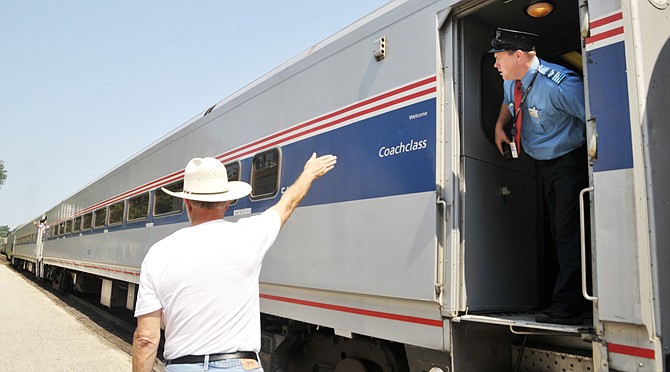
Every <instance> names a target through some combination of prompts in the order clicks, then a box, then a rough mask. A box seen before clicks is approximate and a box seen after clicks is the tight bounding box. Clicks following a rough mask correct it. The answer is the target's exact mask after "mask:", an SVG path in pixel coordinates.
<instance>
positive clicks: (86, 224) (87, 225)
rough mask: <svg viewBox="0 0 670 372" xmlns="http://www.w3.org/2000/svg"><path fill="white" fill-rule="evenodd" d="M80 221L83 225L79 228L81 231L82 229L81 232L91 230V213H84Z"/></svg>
mask: <svg viewBox="0 0 670 372" xmlns="http://www.w3.org/2000/svg"><path fill="white" fill-rule="evenodd" d="M82 220H83V223H82V227H81V229H82V230H83V231H86V230H90V229H91V225H92V224H93V213H92V212H89V213H86V214H85V215H84V216H83V219H82Z"/></svg>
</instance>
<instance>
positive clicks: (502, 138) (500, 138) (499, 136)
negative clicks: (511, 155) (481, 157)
mask: <svg viewBox="0 0 670 372" xmlns="http://www.w3.org/2000/svg"><path fill="white" fill-rule="evenodd" d="M495 141H496V146H497V147H498V151H500V155H503V156H504V155H505V153H504V152H503V148H502V144H503V142H504V143H507V144H509V143H510V139H509V137H507V133H505V130H504V129H503V127H502V125H496V138H495Z"/></svg>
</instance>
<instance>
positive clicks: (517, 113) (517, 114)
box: [512, 65, 541, 121]
mask: <svg viewBox="0 0 670 372" xmlns="http://www.w3.org/2000/svg"><path fill="white" fill-rule="evenodd" d="M540 66H541V65H538V66H537V68H536V69H535V73H534V74H533V78H532V79H531V80H530V84H528V89H526V91H525V92H524V93H523V96H522V97H521V102H519V107H517V108H516V113H515V114H514V120H515V121H516V118H517V117H518V116H519V112H520V111H521V106H523V103H524V101H526V97H528V93H530V90H531V89H532V88H533V84H535V78H536V77H537V73H538V72H539V71H540ZM512 97H514V95H512Z"/></svg>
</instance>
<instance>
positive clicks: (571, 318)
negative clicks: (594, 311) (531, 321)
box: [535, 306, 583, 325]
mask: <svg viewBox="0 0 670 372" xmlns="http://www.w3.org/2000/svg"><path fill="white" fill-rule="evenodd" d="M535 321H536V322H538V323H551V324H564V325H580V324H582V322H583V320H582V316H581V314H577V313H573V312H570V311H566V310H563V309H561V308H559V307H557V306H552V307H550V308H548V309H546V310H542V311H540V312H538V313H537V314H536V315H535Z"/></svg>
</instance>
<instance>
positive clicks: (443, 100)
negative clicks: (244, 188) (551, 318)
mask: <svg viewBox="0 0 670 372" xmlns="http://www.w3.org/2000/svg"><path fill="white" fill-rule="evenodd" d="M527 5H529V2H528V1H526V0H514V1H497V0H496V1H489V0H471V1H469V0H463V1H452V0H435V1H428V0H426V1H393V2H390V3H389V4H387V5H386V6H384V7H382V8H380V9H379V10H377V11H375V12H373V13H372V14H370V15H368V16H366V17H364V18H363V19H361V20H359V21H357V22H355V23H353V24H352V25H350V26H349V27H347V28H345V29H344V30H342V31H341V32H339V33H337V34H335V35H334V36H332V37H331V38H329V39H326V40H325V41H323V42H322V43H320V44H317V45H316V46H314V47H313V48H311V49H309V51H306V52H304V53H303V54H302V55H299V56H297V57H296V58H294V59H293V60H291V61H289V62H287V63H286V64H284V65H282V66H280V67H279V68H277V69H275V70H273V71H272V72H270V73H269V74H267V75H266V76H264V77H262V78H261V79H259V80H257V81H255V82H254V83H252V84H251V85H249V86H247V87H246V88H244V89H242V90H240V91H239V92H237V93H235V94H234V95H232V96H230V97H228V98H226V99H224V100H223V101H221V102H219V103H217V104H216V105H214V106H212V107H211V108H209V109H207V110H206V111H204V112H203V113H201V114H200V115H198V116H196V117H194V118H193V119H192V120H190V121H188V122H187V123H185V124H183V125H181V126H180V127H178V128H177V129H175V130H174V131H172V132H171V133H169V134H168V135H166V136H165V137H163V138H162V139H161V140H159V141H157V142H156V143H154V144H153V145H151V146H150V147H148V148H147V149H145V150H144V151H142V152H140V153H139V154H137V155H136V156H134V157H133V158H131V159H130V160H128V161H127V162H125V163H123V164H121V165H119V166H118V167H116V168H115V169H113V170H111V171H110V172H108V173H106V174H105V175H103V176H102V177H100V178H99V179H97V180H95V181H94V182H92V183H91V184H90V185H88V186H86V187H85V188H83V189H82V190H80V191H78V192H76V193H75V194H73V195H72V196H70V197H68V198H67V199H65V200H63V201H62V203H60V204H58V205H56V206H54V207H53V208H51V209H50V210H48V211H46V212H45V214H44V217H43V218H37V219H36V220H35V222H33V223H28V224H26V225H24V226H21V227H19V228H18V229H16V230H14V231H13V232H12V235H11V236H10V239H9V241H8V247H7V249H8V251H9V252H11V255H12V260H13V262H14V263H15V264H16V265H22V266H23V267H25V268H27V269H30V270H31V271H33V272H35V273H36V274H37V275H38V276H40V277H43V278H46V279H49V280H51V281H52V282H53V283H54V285H57V286H60V287H62V288H66V289H67V288H70V287H74V288H75V289H76V290H78V291H84V292H95V293H100V297H101V301H102V302H103V303H104V304H105V305H107V306H126V307H128V308H129V309H132V308H133V306H134V301H135V292H136V288H137V283H138V279H139V272H140V263H141V261H142V259H143V257H144V255H145V253H146V252H147V250H148V249H149V247H150V246H151V245H152V244H153V243H155V242H156V241H158V240H159V239H161V238H163V237H165V236H167V235H168V234H170V233H172V232H174V231H176V230H177V229H179V228H181V227H184V226H186V225H187V223H188V221H187V216H186V212H185V211H184V208H183V205H182V202H181V201H180V200H178V199H174V198H171V197H170V196H168V195H166V194H164V193H163V192H161V191H160V187H162V186H164V187H168V188H171V189H173V190H178V189H179V188H181V187H182V179H183V167H184V165H185V164H186V163H187V161H188V160H189V159H191V158H193V157H196V156H215V157H217V158H218V159H220V160H221V161H222V162H223V163H224V164H225V165H226V167H227V169H228V172H229V178H230V179H233V180H235V179H239V180H244V181H247V182H249V183H251V184H252V186H253V192H252V194H251V195H250V196H249V197H245V198H243V199H239V200H237V201H236V202H235V204H234V205H233V206H232V207H231V208H230V210H229V211H228V212H227V215H226V218H227V219H230V220H236V219H239V218H243V217H245V216H249V215H253V214H257V213H260V212H262V211H264V210H266V209H267V208H269V207H270V206H271V205H273V204H274V203H275V202H276V201H277V200H278V198H280V197H281V194H282V192H284V190H285V189H286V187H288V186H289V185H290V182H292V181H293V180H294V179H295V178H296V177H297V175H298V174H299V172H300V171H301V168H302V165H303V164H304V161H305V160H306V159H307V158H308V157H309V156H310V154H311V153H312V152H313V151H315V152H317V153H318V154H324V153H332V154H335V155H337V156H338V166H337V168H336V169H334V170H333V171H332V172H331V173H330V174H328V176H327V177H324V178H323V179H321V180H320V181H319V182H318V183H317V184H315V185H314V188H313V189H312V191H311V193H310V194H309V195H308V196H307V198H306V199H305V200H304V202H303V204H302V205H301V206H300V208H298V210H296V212H295V214H294V216H293V217H292V219H291V221H290V222H289V223H288V224H287V225H286V226H285V228H284V230H283V231H282V233H281V234H280V237H279V238H278V240H277V242H276V243H275V245H274V247H273V248H272V249H271V250H270V252H269V253H268V255H267V257H266V259H265V261H264V266H263V271H262V274H261V306H262V312H263V331H264V332H263V351H262V359H263V363H264V365H265V368H266V370H268V371H338V372H339V371H345V370H346V371H411V372H427V371H430V372H439V371H465V370H467V371H509V370H513V369H517V370H537V368H538V367H539V369H541V370H543V371H553V370H583V371H594V370H598V371H606V370H620V371H638V370H641V371H662V370H664V368H668V365H670V362H669V357H668V353H669V352H668V349H669V347H670V344H669V341H668V337H667V334H668V332H669V331H670V330H669V329H668V326H669V324H670V304H669V303H668V301H669V298H670V297H669V295H668V293H670V288H669V284H670V283H669V277H668V275H669V274H668V273H667V270H665V269H664V268H665V267H667V266H668V265H669V264H670V253H668V252H667V251H668V250H667V247H668V244H669V242H668V240H669V236H668V229H667V226H668V222H669V215H668V213H669V212H668V208H667V202H668V189H669V185H668V183H669V179H668V167H667V165H664V164H663V161H665V159H668V150H667V148H668V147H667V146H665V142H666V141H667V139H668V138H670V136H669V135H668V134H669V133H668V130H669V129H668V127H669V126H668V125H665V124H667V117H668V108H667V102H668V97H669V94H668V86H669V85H670V78H669V77H668V74H669V72H668V70H669V69H668V65H667V61H668V60H670V51H669V50H670V49H669V48H670V47H669V46H668V35H669V33H670V28H668V27H667V25H668V24H670V19H669V17H670V10H669V8H668V2H667V0H590V1H583V0H582V1H572V0H570V1H568V0H565V1H563V0H562V1H560V2H554V3H553V5H554V11H553V13H551V14H549V15H548V16H546V17H544V18H532V17H529V16H527V15H525V14H524V10H525V8H526V6H527ZM496 27H504V28H511V29H519V30H525V31H530V32H535V33H537V34H539V35H540V38H539V41H538V45H537V49H538V53H539V55H540V57H542V58H543V59H545V60H549V61H552V62H556V63H561V64H563V65H566V66H568V67H569V68H571V69H573V70H574V71H577V72H579V73H581V74H583V76H584V80H585V93H586V107H587V121H588V123H587V126H588V132H587V137H588V139H589V160H590V166H589V172H590V186H591V187H590V188H589V189H586V190H584V200H588V199H590V202H591V209H590V213H588V212H587V210H588V209H586V208H585V211H584V213H583V225H584V231H585V234H584V249H583V250H584V256H583V257H584V260H585V262H587V257H591V258H590V261H588V262H587V263H590V265H584V266H585V267H586V268H588V269H589V271H588V272H586V269H585V272H584V273H583V277H584V294H585V296H586V297H587V298H588V299H589V300H591V301H592V303H593V310H594V311H593V317H592V318H590V319H586V322H585V325H584V326H560V325H548V324H540V323H536V322H534V321H533V314H534V312H535V311H537V310H538V309H541V308H543V307H545V306H547V305H548V304H549V302H550V297H551V289H552V288H553V283H552V278H553V276H554V274H553V272H554V271H555V267H556V263H555V259H554V256H553V252H552V250H551V246H552V245H551V242H550V239H549V238H548V236H549V234H548V233H547V229H546V228H545V226H544V223H543V222H542V221H543V218H542V216H543V213H544V207H543V203H542V198H541V196H540V195H541V193H540V192H539V191H538V190H539V187H540V186H539V184H540V183H539V182H538V176H537V171H536V167H535V164H534V163H533V162H532V161H531V160H530V159H529V158H528V157H526V158H525V159H522V160H519V161H512V162H506V161H504V160H503V159H501V157H500V156H499V154H498V153H497V150H496V149H495V147H494V145H493V144H492V136H493V127H494V123H495V119H496V117H497V114H498V110H499V108H500V102H501V97H502V92H501V89H502V88H501V85H502V84H501V83H502V82H501V80H500V77H499V75H498V73H497V71H496V70H495V69H494V68H493V62H494V61H493V59H492V56H491V55H489V54H487V53H486V51H487V50H488V49H489V48H490V39H491V35H492V32H493V30H495V28H496ZM588 214H590V218H587V217H589V216H588ZM588 221H590V222H588ZM589 227H590V229H588V228H589ZM587 231H590V233H587ZM587 243H590V244H587ZM588 250H590V253H591V254H590V255H588V254H586V253H587V252H588ZM183 259H184V260H185V261H186V260H189V261H194V260H195V261H197V260H198V259H199V257H198V256H197V255H195V254H194V253H193V252H191V251H189V248H188V247H184V250H183ZM589 278H590V279H589ZM212 286H216V283H212ZM664 335H666V337H663V336H664ZM533 368H535V369H533Z"/></svg>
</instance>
